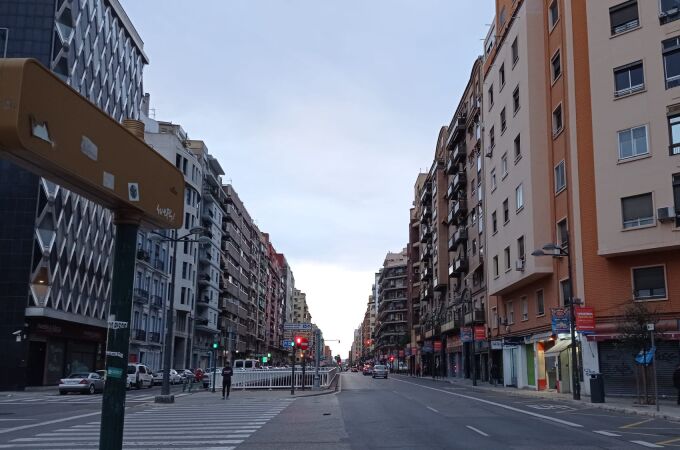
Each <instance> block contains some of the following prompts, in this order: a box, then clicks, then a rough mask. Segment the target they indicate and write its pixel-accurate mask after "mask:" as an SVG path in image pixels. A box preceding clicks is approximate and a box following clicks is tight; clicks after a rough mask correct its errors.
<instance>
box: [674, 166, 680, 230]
mask: <svg viewBox="0 0 680 450" xmlns="http://www.w3.org/2000/svg"><path fill="white" fill-rule="evenodd" d="M673 204H674V205H675V214H676V216H675V226H676V227H680V173H676V174H674V175H673Z"/></svg>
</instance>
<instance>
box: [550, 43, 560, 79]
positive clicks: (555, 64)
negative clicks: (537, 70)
mask: <svg viewBox="0 0 680 450" xmlns="http://www.w3.org/2000/svg"><path fill="white" fill-rule="evenodd" d="M550 67H551V69H552V80H553V82H554V81H555V80H557V79H558V78H559V77H560V75H562V59H561V57H560V51H559V50H558V51H557V53H555V56H553V57H552V59H551V60H550Z"/></svg>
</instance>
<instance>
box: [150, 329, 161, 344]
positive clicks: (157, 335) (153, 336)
mask: <svg viewBox="0 0 680 450" xmlns="http://www.w3.org/2000/svg"><path fill="white" fill-rule="evenodd" d="M160 341H161V334H160V333H159V332H157V331H152V332H151V333H149V342H156V343H158V342H160Z"/></svg>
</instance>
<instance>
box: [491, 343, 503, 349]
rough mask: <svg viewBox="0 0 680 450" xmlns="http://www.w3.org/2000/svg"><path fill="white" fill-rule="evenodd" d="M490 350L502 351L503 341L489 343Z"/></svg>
mask: <svg viewBox="0 0 680 450" xmlns="http://www.w3.org/2000/svg"><path fill="white" fill-rule="evenodd" d="M491 350H503V341H491Z"/></svg>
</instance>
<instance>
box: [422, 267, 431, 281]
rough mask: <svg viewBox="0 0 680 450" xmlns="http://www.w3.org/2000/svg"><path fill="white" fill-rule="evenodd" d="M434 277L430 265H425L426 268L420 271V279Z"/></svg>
mask: <svg viewBox="0 0 680 450" xmlns="http://www.w3.org/2000/svg"><path fill="white" fill-rule="evenodd" d="M430 279H432V269H431V268H430V267H425V270H423V271H422V272H420V280H421V281H422V280H430Z"/></svg>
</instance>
